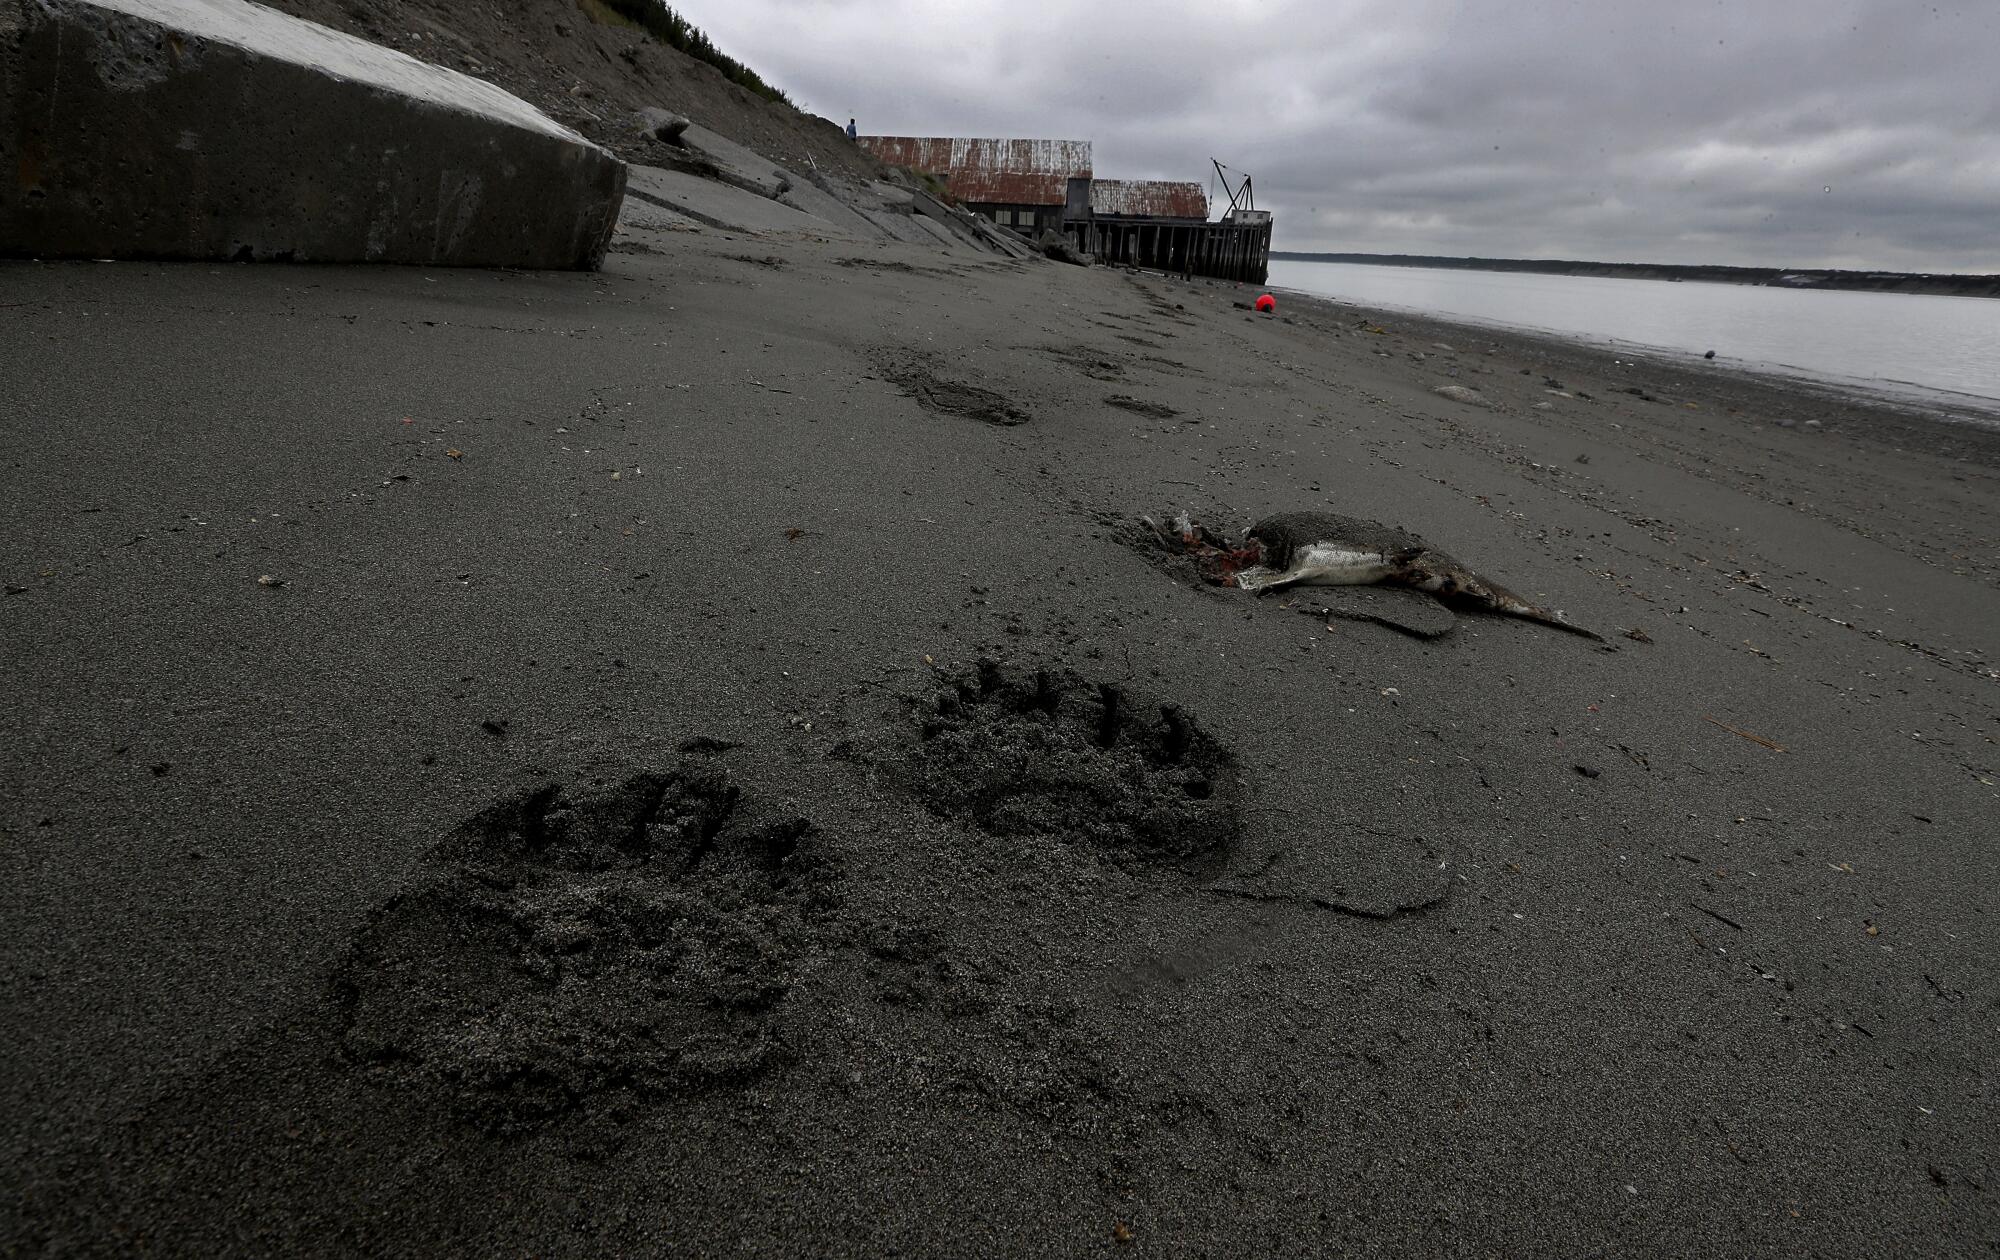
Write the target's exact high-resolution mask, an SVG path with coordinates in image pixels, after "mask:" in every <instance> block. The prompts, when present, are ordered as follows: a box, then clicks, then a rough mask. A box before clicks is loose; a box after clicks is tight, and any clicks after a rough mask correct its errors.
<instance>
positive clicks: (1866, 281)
mask: <svg viewBox="0 0 2000 1260" xmlns="http://www.w3.org/2000/svg"><path fill="white" fill-rule="evenodd" d="M1271 258H1272V260H1273V261H1274V262H1276V261H1287V262H1331V263H1362V264H1366V265H1369V266H1377V267H1437V268H1445V269H1449V270H1453V271H1526V272H1534V273H1537V274H1540V275H1550V276H1604V277H1613V278H1617V279H1624V280H1670V281H1678V280H1696V281H1704V282H1707V283H1710V284H1748V285H1762V286H1766V287H1769V288H1781V289H1852V290H1858V291H1862V292H1868V293H1926V294H1938V295H1943V296H1947V297H1983V298H2000V275H1991V276H1959V275H1930V274H1919V273H1916V272H1907V271H1839V270H1833V269H1828V268H1786V267H1722V266H1682V265H1678V264H1673V263H1608V262H1578V261H1574V260H1570V259H1560V258H1445V257H1440V256H1435V255H1429V254H1312V253H1302V252H1299V251H1295V250H1278V249H1274V250H1272V251H1271Z"/></svg>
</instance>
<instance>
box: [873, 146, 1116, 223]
mask: <svg viewBox="0 0 2000 1260" xmlns="http://www.w3.org/2000/svg"><path fill="white" fill-rule="evenodd" d="M857 143H859V144H860V145H861V147H862V148H864V149H866V150H868V151H869V152H870V153H872V154H874V155H875V156H876V157H878V158H880V159H882V160H883V161H884V162H887V163H888V164H889V165H891V166H901V167H907V168H908V169H910V170H913V171H920V172H922V173H923V174H926V175H931V176H934V177H936V178H938V179H941V180H943V181H944V186H945V191H947V192H949V193H950V194H951V195H952V196H953V197H954V198H955V199H957V200H958V201H959V202H961V203H963V204H964V205H965V207H966V208H967V209H969V210H971V211H972V212H973V213H974V214H978V215H983V216H984V217H986V218H988V219H991V220H992V221H993V222H995V223H997V224H999V225H1000V226H1002V227H1008V228H1013V229H1014V230H1015V231H1017V232H1021V233H1024V234H1026V235H1029V236H1033V235H1035V234H1036V233H1038V232H1040V231H1042V230H1043V229H1045V228H1046V229H1050V230H1053V231H1061V230H1062V223H1063V205H1064V201H1065V198H1066V197H1067V196H1068V192H1069V181H1070V180H1071V179H1076V178H1081V179H1086V180H1087V179H1089V178H1090V176H1091V165H1090V161H1091V158H1090V141H1088V140H981V139H965V138H963V137H954V136H862V137H860V138H859V140H858V141H857Z"/></svg>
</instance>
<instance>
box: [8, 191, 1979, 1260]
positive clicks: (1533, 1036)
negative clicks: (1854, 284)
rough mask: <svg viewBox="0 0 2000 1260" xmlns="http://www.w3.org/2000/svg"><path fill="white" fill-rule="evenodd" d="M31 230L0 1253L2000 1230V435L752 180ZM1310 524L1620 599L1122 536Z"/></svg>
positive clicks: (1235, 1246)
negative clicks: (279, 232)
mask: <svg viewBox="0 0 2000 1260" xmlns="http://www.w3.org/2000/svg"><path fill="white" fill-rule="evenodd" d="M0 290H4V292H5V293H6V295H7V300H6V302H5V303H0V361H4V363H5V364H6V366H7V370H4V371H0V412H4V414H6V415H7V416H9V417H10V420H9V423H8V424H7V425H5V426H4V427H0V461H4V466H5V468H6V470H7V471H6V491H7V492H6V494H5V495H4V496H0V513H4V517H5V522H6V528H5V531H4V539H5V551H4V568H5V575H4V579H5V582H6V589H7V594H6V596H5V598H4V600H0V636H4V639H3V640H0V649H4V650H0V670H4V675H0V677H4V686H5V689H6V691H7V693H8V694H9V696H11V697H12V703H10V704H8V705H7V706H5V707H4V709H0V744H4V746H5V747H6V748H7V749H8V758H7V763H8V765H7V769H8V774H7V782H6V788H5V791H4V793H0V829H3V830H4V836H5V839H6V845H5V849H4V855H5V856H4V861H5V863H6V878H5V879H4V880H0V915H4V917H5V921H6V922H7V924H8V925H9V931H8V933H7V939H6V944H5V946H4V947H0V975H4V977H5V980H6V983H5V986H4V989H0V992H4V995H5V996H4V1001H5V1009H6V1016H7V1017H6V1019H5V1021H4V1026H5V1028H6V1029H7V1031H6V1033H5V1034H4V1037H5V1055H6V1061H7V1063H8V1065H9V1066H8V1070H7V1071H6V1073H5V1074H4V1078H3V1080H4V1089H5V1090H6V1091H7V1096H6V1102H5V1107H4V1115H5V1117H6V1124H5V1128H4V1131H0V1164H4V1167H5V1168H6V1169H7V1172H6V1173H5V1174H4V1176H5V1180H6V1187H5V1189H6V1202H7V1204H8V1207H7V1208H6V1209H5V1210H4V1211H0V1250H5V1251H7V1252H9V1253H10V1254H12V1253H26V1252H31V1251H37V1250H49V1251H58V1252H76V1253H96V1254H108V1253H112V1252H142V1253H143V1252H152V1253H155V1254H204V1255H247V1254H255V1253H264V1254H269V1253H272V1252H301V1251H309V1252H317V1253H327V1252H340V1253H352V1254H361V1253H367V1254H410V1253H431V1254H435V1253H437V1252H440V1251H490V1250H500V1249H505V1250H510V1251H522V1252H535V1253H542V1254H556V1253H561V1254H584V1253H591V1254H613V1253H622V1254H667V1253H675V1252H679V1251H695V1250H701V1249H703V1248H705V1247H713V1246H715V1245H717V1243H716V1240H720V1239H727V1240H730V1245H731V1247H732V1248H733V1249H737V1250H740V1251H741V1252H742V1253H744V1254H758V1255H879V1254H888V1253H890V1252H892V1251H901V1252H904V1253H906V1254H940V1253H951V1254H966V1255H1003V1254H1018V1255H1048V1254H1084V1253H1089V1252H1092V1251H1095V1250H1109V1249H1112V1248H1114V1247H1118V1246H1120V1245H1121V1244H1126V1245H1129V1247H1130V1249H1131V1250H1132V1251H1133V1254H1140V1253H1141V1252H1150V1253H1155V1254H1166V1255H1197V1254H1211V1255H1223V1254H1235V1255H1260V1256H1316V1255H1324V1254H1330V1253H1342V1254H1345V1253H1353V1254H1363V1253H1377V1252H1382V1253H1387V1252H1395V1253H1398V1254H1408V1255H1419V1254H1527V1253H1535V1254H1563V1255H1571V1254H1588V1253H1594V1252H1617V1253H1620V1254H1664V1253H1672V1254H1758V1255H1800V1256H1803V1255H1810V1254H1821V1255H1825V1254H1840V1255H1857V1254H1905V1255H1919V1254H1920V1255H1969V1254H1974V1253H1977V1252H1978V1251H1980V1249H1981V1248H1985V1247H1990V1246H1991V1245H1992V1243H1993V1241H1994V1239H1995V1238H1996V1237H2000V1199H1996V1195H2000V1170H1996V1168H1995V1167H1994V1157H1995V1152H1994V1145H1993V1141H1992V1135H1993V1134H1994V1133H1995V1132H1996V1131H2000V1103H1996V1101H1995V1098H1994V1094H1993V1091H1992V1090H1991V1088H1990V1077H1991V1070H1992V1069H1991V1042H1992V1036H1993V1028H1992V1018H1991V1016H1992V1012H1993V1010H1994V1003H1995V1001H1996V998H2000V993H1996V991H1995V984H1996V980H1995V977H1996V976H2000V965H1996V964H2000V915H1996V913H1995V911H1996V906H1995V905H1994V896H1995V893H1994V890H1995V889H1996V888H2000V852H1997V851H1996V850H1995V848H1994V846H1993V845H1992V844H1991V843H1990V837H1991V834H1992V831H1993V819H1994V818H1995V816H1996V797H1995V794H1996V792H2000V787H1996V781H2000V765H1996V762H2000V756H1996V744H1995V738H1996V733H2000V725H1996V717H2000V714H1997V713H1996V709H1997V708H2000V686H1997V685H1996V684H2000V658H1996V656H1995V650H1996V644H1995V639H1994V635H1993V632H1992V627H1993V626H1994V625H1995V624H1996V623H2000V590H1997V589H1996V587H2000V552H1996V546H1995V539H1996V537H2000V437H1997V436H1996V435H1995V434H1993V433H1990V432H1986V431H1983V430H1980V429H1977V428H1975V427H1972V426H1965V425H1948V424H1937V423H1932V422H1929V421H1927V420H1925V419H1924V418H1923V417H1921V416H1917V415H1913V414H1911V413H1909V412H1906V411H1900V410H1897V409H1894V408H1886V407H1881V406H1878V405H1875V404H1873V403H1871V402H1869V401H1867V400H1865V399H1860V398H1850V397H1842V396H1836V395H1830V394H1826V393H1823V392H1816V391H1806V390H1802V389H1798V388H1794V387H1790V386H1787V385H1785V384H1784V383H1782V382H1775V381H1771V380H1767V379H1763V378H1755V377H1750V376H1747V375H1745V374H1742V373H1735V372H1730V371H1725V370H1718V369H1716V368H1714V367H1712V366H1703V365H1698V364H1697V365H1690V364H1688V363H1685V362H1673V361H1666V360H1657V361H1656V360H1654V359H1651V358H1648V357H1645V356H1636V355H1630V354H1626V353H1622V352H1618V351H1616V350H1606V349H1599V348H1595V347H1586V346H1580V345H1577V344H1574V343H1565V342H1560V341H1556V340H1552V339H1541V338H1536V337H1532V336H1528V335H1525V334H1514V333H1506V332H1502V331H1497V330H1493V329H1489V328H1483V327H1470V326H1464V325H1451V324H1447V323H1443V322H1440V321H1435V320H1426V319H1421V318H1418V317H1415V316H1408V315H1399V314H1395V313H1391V312H1384V311H1370V310H1367V309H1363V308H1357V307H1350V306H1345V305H1340V304H1335V303H1320V302H1313V301H1308V300H1303V299H1295V298H1293V297H1291V296H1290V295H1281V297H1282V300H1281V301H1280V303H1279V307H1278V311H1277V312H1276V314H1274V315H1268V316H1266V315H1259V314H1256V313H1254V312H1252V311H1249V310H1246V309H1244V305H1246V304H1248V303H1249V302H1250V301H1251V300H1252V299H1253V298H1254V297H1255V296H1256V295H1257V293H1258V290H1256V289H1253V288H1244V287H1238V286H1233V285H1228V284H1222V283H1215V282H1209V281H1203V280H1200V279H1196V280H1194V281H1191V282H1190V281H1184V280H1178V279H1173V278H1169V277H1165V276H1161V275H1158V274H1143V273H1134V272H1129V271H1125V270H1122V269H1119V268H1115V267H1101V266H1100V267H1094V268H1080V267H1066V266H1061V265H1056V264H1051V263H1045V262H1041V261H1023V260H1010V259H1004V258H1000V257H981V256H976V255H969V254H942V253H940V252H939V251H938V250H937V249H934V248H923V247H919V246H915V245H893V244H860V243H855V242H830V241H825V240H809V239H803V238H801V237H797V236H791V235H785V234H782V233H774V234H772V235H769V236H766V237H763V238H759V239H756V240H755V241H754V243H753V242H751V241H748V240H739V239H734V237H733V235H732V234H729V233H724V232H720V231H702V232H697V231H687V230H673V231H670V230H667V229H662V230H660V231H658V232H657V233H655V234H654V235H652V236H646V235H644V234H643V233H641V234H637V235H634V236H631V237H621V238H620V239H619V242H618V243H615V244H614V245H613V247H612V252H611V253H610V255H609V257H608V258H607V260H606V263H605V266H604V269H603V271H602V272H600V273H540V272H479V271H463V270H459V271H451V270H438V269H426V268H415V267H412V268H382V269H362V268H350V267H341V266H327V267H315V268H307V267H296V266H286V265H269V266H257V267H231V266H220V265H208V264H184V265H160V264H147V263H119V264H115V265H93V264H88V263H76V264H60V265H55V264H46V265H45V264H34V263H5V264H0ZM107 345H112V346H117V347H119V353H117V354H115V355H109V354H106V353H105V347H106V346H107ZM1300 509H1314V510H1323V511H1335V512H1340V513H1344V514H1347V515H1352V516H1357V517H1362V518H1367V519H1369V520H1374V521H1380V522H1384V523H1388V524H1393V525H1397V526H1400V527H1402V528H1404V529H1407V530H1410V531H1413V532H1415V533H1417V534H1420V535H1422V536H1423V537H1424V538H1426V539H1428V540H1429V541H1430V542H1431V543H1433V544H1434V545H1436V546H1437V547H1439V548H1442V549H1444V550H1447V551H1449V552H1450V553H1451V554H1452V555H1454V556H1456V557H1458V558H1459V559H1460V560H1462V561H1463V562H1465V563H1466V564H1467V565H1469V566H1471V567H1472V568H1473V569H1475V570H1477V571H1478V572H1479V573H1481V574H1482V575H1485V576H1487V577H1490V578H1492V579H1494V580H1495V581H1497V582H1500V583H1504V584H1505V585H1506V586H1507V587H1509V588H1512V589H1513V590H1515V591H1518V592H1520V593H1521V594H1522V595H1523V596H1524V597H1526V598H1528V599H1530V600H1532V601H1534V602H1535V603H1536V604H1539V605H1543V606H1547V607H1551V608H1560V609H1561V610H1563V612H1564V613H1565V614H1566V616H1567V617H1569V618H1570V619H1571V620H1573V621H1574V622H1576V623H1577V624H1579V625H1581V626H1584V627H1587V628H1589V629H1591V630H1593V631H1595V632H1597V633H1598V634H1601V635H1602V636H1603V637H1604V639H1605V640H1606V642H1605V643H1604V644H1601V645H1600V644H1596V643H1592V642H1589V641H1586V640H1584V639H1582V638H1579V637H1576V636H1572V635H1566V634H1562V633H1556V632H1552V631H1551V630H1550V628H1549V627H1546V626H1539V625H1536V624H1534V623H1532V622H1528V621H1524V620H1520V619H1514V618H1497V617H1491V616H1485V615H1481V614H1478V613H1476V612H1465V611H1456V612H1454V611H1451V610H1448V609H1445V608H1444V607H1443V606H1442V605H1439V604H1437V603H1436V602H1435V601H1432V600H1429V599H1428V597H1424V596H1419V595H1414V594H1410V593H1407V592H1395V591H1389V590H1380V589H1375V588H1364V589H1360V590H1343V589H1338V588H1317V589H1308V590H1297V591H1290V592H1280V593H1275V594H1272V595H1269V596H1265V597H1261V598H1260V597H1256V596H1252V595H1249V594H1247V593H1245V592H1242V591H1236V590H1229V589H1224V588H1221V587H1215V586H1208V585H1204V584H1202V583H1200V582H1198V581H1193V580H1189V578H1188V576H1187V575H1186V574H1185V573H1182V572H1179V571H1177V570H1175V569H1174V568H1173V567H1172V566H1171V565H1166V564H1162V563H1161V562H1160V557H1159V555H1158V554H1156V553H1155V552H1154V551H1151V550H1149V535H1148V533H1147V532H1146V531H1145V530H1144V529H1143V527H1140V526H1138V525H1137V523H1136V522H1137V518H1138V517H1139V516H1140V515H1141V514H1142V513H1145V514H1151V515H1153V516H1155V517H1156V518H1157V517H1158V516H1159V515H1160V514H1161V513H1163V512H1169V513H1170V512H1181V511H1184V512H1186V513H1188V514H1189V515H1190V516H1191V517H1193V518H1194V519H1195V520H1197V521H1200V522H1202V523H1203V524H1207V525H1212V526H1214V527H1216V528H1218V529H1225V530H1229V531H1233V530H1236V529H1238V528H1240V527H1242V526H1245V525H1248V524H1249V523H1250V522H1252V521H1254V520H1256V519H1257V518H1259V517H1261V516H1264V515H1266V514H1269V513H1272V512H1278V511H1286V510H1300ZM1412 601H1414V602H1412Z"/></svg>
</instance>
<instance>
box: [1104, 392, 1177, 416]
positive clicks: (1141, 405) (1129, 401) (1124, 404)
mask: <svg viewBox="0 0 2000 1260" xmlns="http://www.w3.org/2000/svg"><path fill="white" fill-rule="evenodd" d="M1104 401H1105V402H1107V403H1109V404H1110V405H1111V406H1113V407H1117V408H1120V409H1122V410H1125V411H1130V412H1132V413H1134V414H1136V415H1141V416H1149V417H1151V418H1152V419H1154V420H1171V419H1173V418H1174V417H1175V416H1177V415H1179V414H1181V413H1180V411H1179V409H1177V408H1174V407H1169V406H1168V405H1167V404H1165V403H1163V402H1151V401H1148V400H1147V399H1144V398H1134V397H1132V395H1130V394H1113V395H1111V396H1110V397H1109V398H1106V399H1105V400H1104Z"/></svg>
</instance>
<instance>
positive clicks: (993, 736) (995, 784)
mask: <svg viewBox="0 0 2000 1260" xmlns="http://www.w3.org/2000/svg"><path fill="white" fill-rule="evenodd" d="M917 721H918V723H919V729H918V739H917V741H916V745H915V747H914V748H913V749H912V750H911V751H910V754H909V767H910V775H911V779H910V783H911V787H912V789H913V790H914V791H915V793H916V795H917V796H918V797H919V798H920V799H921V800H923V801H924V802H925V804H927V805H928V806H929V807H930V808H931V809H933V810H935V811H936V812H938V813H940V814H943V815H945V816H946V817H951V818H960V819H964V820H966V821H969V822H971V823H972V824H974V825H975V826H977V827H979V828H980V829H981V830H982V831H985V832H987V833H988V834H990V835H994V836H999V837H1009V838H1011V837H1022V838H1033V839H1046V840H1060V841H1068V840H1083V841H1087V842H1088V843H1090V844H1092V845H1095V846H1097V847H1099V848H1101V849H1104V850H1106V851H1108V852H1110V853H1114V854H1117V855H1119V856H1121V857H1126V858H1131V859H1135V860H1141V861H1146V862H1152V863H1165V864H1179V865H1181V866H1183V867H1187V868H1201V867H1206V866H1209V865H1212V864H1215V863H1219V862H1220V861H1222V860H1223V859H1225V858H1226V857H1227V856H1228V853H1229V850H1230V848H1231V846H1232V845H1233V844H1234V842H1235V838H1236V832H1237V827H1238V802H1239V799H1240V797H1241V794H1242V785H1241V779H1240V776H1239V774H1238V772H1237V768H1236V761H1235V758H1234V757H1233V756H1232V755H1231V754H1230V752H1229V751H1228V750H1227V749H1226V748H1224V747H1223V746H1222V745H1221V744H1219V743H1218V742H1216V740H1215V739H1214V738H1213V737H1212V736H1210V735H1209V734H1208V732H1206V731H1205V730H1203V729H1202V728H1201V726H1200V725H1199V724H1197V723H1196V722H1195V720H1194V719H1193V718H1192V717H1190V716H1189V715H1188V714H1187V712H1186V711H1185V710H1183V709H1182V708H1181V707H1180V706H1178V705H1175V704H1171V703H1164V702H1162V701H1160V700H1157V699H1154V698H1150V697H1147V696H1145V695H1143V694H1141V693H1140V692H1137V691H1134V690H1130V689H1127V688H1126V687H1124V686H1123V685H1122V684H1118V683H1109V682H1095V683H1094V682H1091V681H1089V680H1086V679H1084V678H1083V677H1081V676H1079V675H1077V674H1075V673H1072V672H1069V671H1067V670H1052V669H1039V670H1036V671H1034V672H1033V673H1032V674H1030V675H1027V676H1024V677H1009V676H1007V675H1006V674H1005V673H1003V672H1002V670H1001V669H1000V666H999V665H998V664H997V663H996V662H994V661H991V660H984V661H981V662H980V663H979V666H978V668H977V669H976V670H975V671H973V672H972V673H969V674H967V675H964V676H962V677H960V678H958V679H956V680H955V681H953V682H951V683H950V684H949V685H948V686H946V687H945V688H944V689H943V690H941V691H939V692H938V693H937V694H936V695H935V696H934V697H933V698H932V700H931V702H930V703H929V704H927V705H922V706H920V708H919V712H918V714H917Z"/></svg>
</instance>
